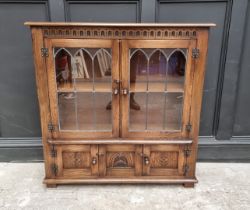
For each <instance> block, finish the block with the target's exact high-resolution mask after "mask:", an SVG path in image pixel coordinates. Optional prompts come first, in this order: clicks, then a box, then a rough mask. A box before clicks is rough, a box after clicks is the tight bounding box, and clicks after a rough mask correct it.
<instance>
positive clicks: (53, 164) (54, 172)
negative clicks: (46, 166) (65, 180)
mask: <svg viewBox="0 0 250 210" xmlns="http://www.w3.org/2000/svg"><path fill="white" fill-rule="evenodd" d="M51 171H52V173H53V174H54V175H55V176H56V175H57V172H58V166H57V165H56V164H55V163H52V164H51Z"/></svg>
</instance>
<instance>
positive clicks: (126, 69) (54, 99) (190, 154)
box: [25, 22, 214, 187]
mask: <svg viewBox="0 0 250 210" xmlns="http://www.w3.org/2000/svg"><path fill="white" fill-rule="evenodd" d="M25 25H28V26H30V28H31V32H32V41H33V53H34V61H35V69H36V83H37V92H38V99H39V105H40V116H41V128H42V139H43V148H44V160H45V172H46V175H45V179H44V183H45V184H46V185H47V186H48V187H55V186H56V185H57V184H80V183H87V184H90V183H179V184H183V185H184V186H185V187H193V186H194V183H196V182H197V179H196V177H195V165H196V157H197V141H198V132H199V120H200V111H201V100H202V90H203V81H204V72H205V64H206V55H207V44H208V32H209V28H210V27H211V26H214V24H142V23H141V24H128V23H123V24H122V23H121V24H112V23H109V24H108V23H107V24H105V23H53V22H26V23H25Z"/></svg>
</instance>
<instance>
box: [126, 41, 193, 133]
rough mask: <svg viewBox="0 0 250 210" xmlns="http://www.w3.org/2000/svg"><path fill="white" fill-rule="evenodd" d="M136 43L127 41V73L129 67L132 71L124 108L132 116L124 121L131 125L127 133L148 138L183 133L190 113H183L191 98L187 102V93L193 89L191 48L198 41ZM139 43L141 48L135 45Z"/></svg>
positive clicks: (128, 80) (129, 72) (129, 74)
mask: <svg viewBox="0 0 250 210" xmlns="http://www.w3.org/2000/svg"><path fill="white" fill-rule="evenodd" d="M136 42H137V43H135V42H134V43H133V42H130V41H127V42H125V41H124V42H123V48H125V49H126V50H127V59H125V61H124V62H127V64H125V63H123V73H125V72H126V69H127V72H128V75H127V79H124V83H125V84H123V87H126V86H128V88H129V94H128V97H127V98H124V100H128V102H127V108H125V109H124V111H125V112H127V113H128V119H124V120H123V123H126V124H127V125H126V126H123V127H125V129H126V131H124V132H123V133H125V136H137V134H138V136H141V137H146V136H145V134H146V133H150V135H151V136H152V137H154V136H159V137H161V136H162V137H163V136H164V135H166V134H167V133H175V134H176V135H179V136H183V134H184V132H185V131H184V129H183V125H184V124H185V122H187V120H188V116H189V113H186V112H185V113H183V111H184V106H185V107H187V106H189V104H188V100H186V101H187V102H186V103H184V98H185V97H187V96H185V92H186V93H187V94H188V93H190V92H191V91H188V88H191V85H190V84H191V83H190V76H191V74H190V72H191V60H192V59H190V55H189V51H190V48H191V46H193V45H194V43H193V44H192V45H190V44H189V43H188V42H186V43H185V45H184V47H183V44H181V43H180V44H178V43H177V44H175V45H176V46H172V45H173V44H172V43H171V41H165V42H164V41H161V43H162V45H159V44H156V43H158V42H159V41H151V42H150V43H149V42H145V43H143V41H136ZM138 43H139V44H138ZM155 44H156V45H159V46H160V47H155ZM137 45H141V47H134V46H137ZM125 49H124V51H125ZM186 75H188V76H186ZM126 81H127V84H126ZM124 97H125V96H124ZM124 102H125V101H124ZM125 104H126V103H124V106H126V105H125ZM187 110H188V109H187ZM130 134H131V135H130Z"/></svg>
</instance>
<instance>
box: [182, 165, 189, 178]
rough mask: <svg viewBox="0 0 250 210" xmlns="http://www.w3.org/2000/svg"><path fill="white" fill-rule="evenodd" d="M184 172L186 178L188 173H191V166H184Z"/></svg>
mask: <svg viewBox="0 0 250 210" xmlns="http://www.w3.org/2000/svg"><path fill="white" fill-rule="evenodd" d="M183 171H184V173H183V174H184V176H186V175H187V173H188V172H189V165H187V164H185V165H184V168H183Z"/></svg>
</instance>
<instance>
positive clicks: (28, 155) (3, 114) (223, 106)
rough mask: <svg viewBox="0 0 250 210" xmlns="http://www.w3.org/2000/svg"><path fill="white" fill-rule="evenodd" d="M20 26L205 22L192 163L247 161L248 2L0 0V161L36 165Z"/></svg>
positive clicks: (34, 106) (31, 85)
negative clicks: (195, 159)
mask: <svg viewBox="0 0 250 210" xmlns="http://www.w3.org/2000/svg"><path fill="white" fill-rule="evenodd" d="M25 21H82V22H197V23H198V22H199V23H200V22H202V23H207V22H213V23H216V24H217V27H216V28H213V29H212V30H211V32H210V38H209V51H208V61H207V71H206V77H205V86H204V97H203V105H202V114H201V128H200V144H199V159H200V160H213V161H249V160H250V112H249V111H248V109H249V107H250V93H249V89H250V85H249V81H250V61H249V59H248V57H249V55H250V2H249V1H248V0H240V1H239V0H127V1H125V0H108V1H106V0H92V1H86V0H74V1H71V0H47V1H46V0H33V1H32V0H23V1H22V0H15V1H1V0H0V46H1V47H0V75H1V76H0V160H2V161H36V160H42V152H41V132H40V124H39V110H38V102H37V95H36V87H35V78H34V65H33V57H32V46H31V37H30V32H29V29H28V28H27V27H25V26H23V22H25Z"/></svg>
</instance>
